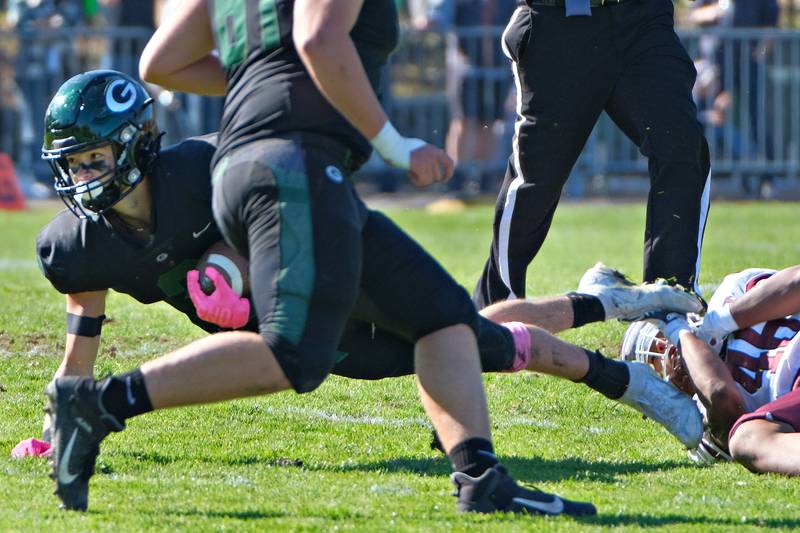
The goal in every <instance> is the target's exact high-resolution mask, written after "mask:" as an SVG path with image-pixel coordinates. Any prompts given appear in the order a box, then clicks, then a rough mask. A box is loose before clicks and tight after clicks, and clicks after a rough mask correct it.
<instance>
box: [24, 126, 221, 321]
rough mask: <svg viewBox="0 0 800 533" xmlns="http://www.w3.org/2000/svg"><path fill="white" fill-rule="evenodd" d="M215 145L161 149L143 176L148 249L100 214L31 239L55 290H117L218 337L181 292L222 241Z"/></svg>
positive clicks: (65, 215)
mask: <svg viewBox="0 0 800 533" xmlns="http://www.w3.org/2000/svg"><path fill="white" fill-rule="evenodd" d="M215 144H216V136H214V135H208V136H204V137H197V138H192V139H187V140H185V141H183V142H181V143H180V144H177V145H175V146H173V147H170V148H167V149H165V150H162V151H161V153H160V154H159V156H158V158H157V159H156V162H155V164H154V165H153V168H152V170H151V172H150V173H149V176H148V179H149V181H150V190H151V194H152V217H153V218H152V222H153V227H154V232H153V234H152V236H151V238H150V240H149V242H148V243H146V244H140V243H137V242H135V241H134V240H131V239H130V238H129V237H126V233H125V232H124V231H120V230H118V229H116V228H115V227H114V226H113V225H112V224H111V223H110V222H109V220H108V218H106V217H104V216H101V217H99V218H98V219H97V220H96V221H92V220H80V219H78V218H77V217H75V216H74V215H73V214H72V213H70V212H69V211H67V210H64V211H62V212H61V213H59V214H58V215H57V216H56V217H55V218H54V219H53V220H52V221H51V222H50V223H49V224H48V225H47V226H46V227H45V228H44V229H43V230H42V231H41V232H40V233H39V235H38V237H37V239H36V252H37V258H38V261H39V264H40V266H41V269H42V272H43V273H44V275H45V277H47V279H48V280H50V283H51V284H52V285H53V287H55V288H56V290H58V291H59V292H61V293H64V294H74V293H79V292H86V291H100V290H105V289H114V290H115V291H117V292H122V293H125V294H129V295H131V296H132V297H134V298H136V299H137V300H138V301H140V302H142V303H145V304H149V303H153V302H159V301H165V302H167V303H168V304H169V305H171V306H172V307H174V308H176V309H177V310H179V311H181V312H182V313H184V314H186V315H187V316H188V317H189V318H190V319H191V320H192V322H194V323H195V324H197V325H198V326H200V327H202V328H203V329H205V330H206V331H219V329H220V328H218V327H217V326H215V325H213V324H209V323H207V322H204V321H202V320H200V319H199V318H198V317H197V314H196V312H195V309H194V305H193V304H192V301H191V300H190V299H189V295H188V292H187V291H186V273H187V272H188V271H189V270H191V269H193V268H195V266H196V265H197V261H198V260H199V259H200V257H201V256H202V255H203V254H204V253H205V251H206V250H207V249H208V248H209V247H210V246H211V245H212V244H214V243H215V242H218V241H219V240H221V239H222V235H221V234H220V232H219V229H218V228H217V225H216V223H215V222H214V218H213V214H212V212H211V177H210V171H209V164H210V161H211V157H212V156H213V154H214V150H215ZM109 218H110V217H109Z"/></svg>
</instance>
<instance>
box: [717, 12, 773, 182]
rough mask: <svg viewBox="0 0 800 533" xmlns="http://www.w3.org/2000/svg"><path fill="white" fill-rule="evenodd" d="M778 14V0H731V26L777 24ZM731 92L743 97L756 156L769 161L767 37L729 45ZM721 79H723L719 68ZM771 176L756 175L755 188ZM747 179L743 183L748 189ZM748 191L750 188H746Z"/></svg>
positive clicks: (770, 139)
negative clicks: (745, 102) (766, 98)
mask: <svg viewBox="0 0 800 533" xmlns="http://www.w3.org/2000/svg"><path fill="white" fill-rule="evenodd" d="M779 16H780V6H779V5H778V0H736V1H735V2H733V22H732V25H733V27H734V28H767V27H771V28H774V27H777V26H778V18H779ZM733 50H734V52H733V54H734V55H733V57H734V61H733V73H732V74H733V76H732V81H733V86H732V90H733V95H734V96H735V97H736V98H747V112H748V118H749V131H750V139H751V140H752V141H753V143H754V144H755V151H756V154H757V156H758V158H759V159H762V160H763V159H766V161H767V162H769V161H772V160H773V159H774V157H775V148H774V139H773V136H772V131H771V130H772V124H773V123H774V120H773V117H771V116H770V115H769V113H768V111H767V107H766V105H765V102H764V101H763V98H764V93H763V89H764V87H766V76H767V68H766V67H767V61H768V59H769V56H770V55H771V52H772V41H771V40H770V39H763V40H751V39H748V40H746V41H745V42H739V43H736V45H735V46H734V47H733ZM722 79H723V82H726V81H727V80H726V78H725V76H724V70H723V77H722ZM772 178H773V176H772V175H771V174H770V173H768V172H765V173H764V174H762V175H761V176H760V178H759V180H760V183H759V186H758V189H757V190H758V191H759V192H760V191H764V190H766V189H770V188H771V187H770V184H771V182H772ZM749 183H750V182H749V181H747V180H745V182H744V185H745V188H746V189H749V188H750V187H749ZM748 192H750V191H748Z"/></svg>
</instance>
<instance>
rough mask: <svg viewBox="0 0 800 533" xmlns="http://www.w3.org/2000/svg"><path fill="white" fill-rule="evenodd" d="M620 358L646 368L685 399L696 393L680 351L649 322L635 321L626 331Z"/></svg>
mask: <svg viewBox="0 0 800 533" xmlns="http://www.w3.org/2000/svg"><path fill="white" fill-rule="evenodd" d="M620 358H621V359H624V360H626V361H638V362H640V363H645V364H648V365H650V366H651V367H653V369H654V370H655V371H656V372H657V373H658V374H659V375H660V376H661V377H662V378H663V379H664V380H665V381H669V382H670V383H672V384H673V385H675V386H676V387H677V388H678V389H680V390H681V391H683V392H685V393H686V394H688V395H689V396H693V395H694V393H695V392H696V389H695V387H694V383H693V382H692V379H691V377H690V376H689V373H688V372H687V371H686V365H685V363H684V361H683V357H682V356H681V353H680V351H679V350H678V348H677V347H676V346H675V345H674V344H672V343H671V342H670V341H669V340H668V339H666V338H665V337H664V334H663V333H662V332H661V330H660V329H658V327H657V326H656V325H655V324H653V323H652V322H648V321H638V322H634V323H632V324H631V325H630V326H629V327H628V330H627V331H626V332H625V337H624V339H623V341H622V347H621V350H620Z"/></svg>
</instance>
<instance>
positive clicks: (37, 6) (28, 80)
mask: <svg viewBox="0 0 800 533" xmlns="http://www.w3.org/2000/svg"><path fill="white" fill-rule="evenodd" d="M7 17H8V22H9V24H10V26H11V27H12V28H14V29H15V30H16V31H17V37H18V40H19V44H18V52H17V57H16V67H15V75H16V80H17V85H18V86H19V89H20V91H21V93H22V95H23V98H24V99H25V103H24V105H23V106H21V111H22V116H21V120H22V121H23V123H26V124H28V125H32V134H33V138H35V139H40V138H41V137H42V135H43V134H44V111H45V110H44V106H42V105H41V104H42V102H47V101H48V100H49V98H50V94H49V92H50V84H51V83H52V82H53V80H60V79H61V78H62V77H63V76H62V73H63V71H64V70H65V63H69V62H72V63H76V62H77V61H78V60H79V59H78V57H76V56H77V55H76V54H74V53H71V48H70V43H69V42H68V41H66V40H64V39H57V38H53V37H51V36H48V35H47V34H45V35H44V36H43V35H42V33H41V30H47V29H58V28H69V27H75V26H78V25H82V24H84V22H85V13H84V5H83V1H82V0H9V2H8V13H7ZM79 67H80V65H78V64H77V63H76V64H75V65H73V70H77V69H78V68H79ZM67 70H69V69H67ZM39 148H40V147H39V146H37V145H36V143H33V144H29V145H28V147H27V148H26V149H25V150H23V151H22V152H21V153H20V154H19V157H20V162H21V163H22V164H23V165H24V166H26V167H27V168H33V169H34V172H35V175H36V176H37V177H38V178H42V179H43V178H44V177H45V176H47V177H48V178H49V176H50V173H49V169H48V167H47V165H46V164H45V163H43V162H42V161H40V158H39Z"/></svg>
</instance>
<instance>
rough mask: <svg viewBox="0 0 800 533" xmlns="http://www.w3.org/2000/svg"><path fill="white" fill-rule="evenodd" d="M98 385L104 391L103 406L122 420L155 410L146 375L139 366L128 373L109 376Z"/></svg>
mask: <svg viewBox="0 0 800 533" xmlns="http://www.w3.org/2000/svg"><path fill="white" fill-rule="evenodd" d="M97 386H98V388H99V389H100V390H101V391H103V392H102V397H101V398H100V401H101V402H102V404H103V406H104V407H105V408H106V410H107V411H108V412H109V413H111V414H112V415H114V416H115V417H117V418H118V419H119V420H120V421H124V420H127V419H128V418H131V417H133V416H136V415H140V414H142V413H148V412H150V411H152V410H153V404H151V403H150V395H149V394H147V387H145V385H144V375H143V374H142V371H141V370H139V369H138V368H137V369H136V370H134V371H133V372H128V373H127V374H120V375H119V376H109V377H107V378H106V379H104V380H101V381H100V382H99V383H98V384H97Z"/></svg>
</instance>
